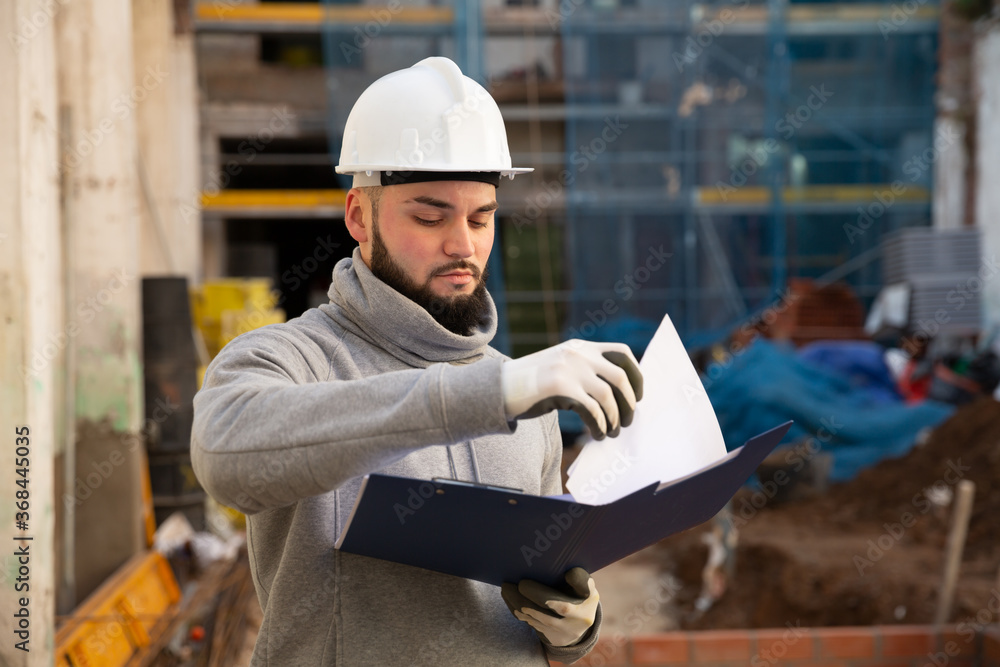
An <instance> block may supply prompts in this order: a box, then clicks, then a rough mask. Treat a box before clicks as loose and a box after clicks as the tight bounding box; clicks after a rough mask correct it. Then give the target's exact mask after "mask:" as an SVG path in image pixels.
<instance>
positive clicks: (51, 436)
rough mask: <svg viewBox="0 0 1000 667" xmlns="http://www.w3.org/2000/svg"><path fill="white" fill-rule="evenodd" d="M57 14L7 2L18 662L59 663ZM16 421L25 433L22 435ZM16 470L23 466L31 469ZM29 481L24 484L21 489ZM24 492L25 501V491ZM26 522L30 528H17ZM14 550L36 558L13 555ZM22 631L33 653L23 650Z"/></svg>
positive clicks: (9, 605)
mask: <svg viewBox="0 0 1000 667" xmlns="http://www.w3.org/2000/svg"><path fill="white" fill-rule="evenodd" d="M55 11H58V5H57V4H54V3H51V2H47V1H46V0H8V1H7V2H3V3H0V36H2V41H3V43H2V44H0V90H2V91H3V94H0V120H2V122H0V146H2V147H3V155H4V158H3V159H2V160H0V446H2V448H3V452H4V458H5V464H4V465H3V466H2V469H3V470H4V471H6V474H5V476H4V477H5V481H4V483H3V484H2V485H0V541H2V543H3V549H2V551H0V609H2V610H3V614H2V615H0V636H2V637H3V641H2V642H0V664H3V665H9V666H10V667H25V666H28V665H30V666H32V667H35V666H38V667H42V666H45V667H48V666H49V665H52V664H53V650H52V647H53V643H54V640H55V595H56V565H55V558H54V557H55V553H56V546H55V545H56V534H55V512H56V510H55V491H54V480H55V474H56V470H55V461H56V457H57V450H58V449H59V443H60V440H61V434H60V418H61V414H62V411H61V406H62V405H63V396H64V392H63V388H64V385H63V377H62V373H63V370H64V361H65V348H66V345H67V342H68V340H69V336H70V335H71V333H70V332H69V331H68V330H67V328H66V323H65V320H64V318H63V314H64V310H63V303H64V302H63V295H62V285H63V282H64V278H63V274H62V266H63V257H62V251H61V244H60V230H59V223H60V219H59V177H58V171H57V163H58V160H57V158H58V143H57V135H56V131H55V129H56V128H57V127H58V123H59V120H58V107H57V97H56V54H55V40H54V24H53V13H54V12H55ZM17 429H20V431H21V433H22V434H24V436H25V437H26V438H27V440H22V441H20V442H18V441H17V439H16V438H17V437H18V433H17ZM25 429H27V431H25ZM19 445H20V446H26V447H27V450H22V451H21V453H22V454H27V456H23V457H19V458H22V459H27V460H26V461H21V462H20V463H25V464H26V465H24V466H20V465H17V466H15V465H13V464H15V463H17V462H15V460H14V458H15V455H16V454H17V453H18V451H17V449H16V447H18V446H19ZM17 468H23V469H25V476H24V477H22V476H21V475H19V474H18V473H17ZM21 479H26V480H27V482H26V483H25V485H24V486H23V487H22V486H17V485H15V482H16V480H21ZM18 491H26V492H27V493H26V494H22V496H23V495H27V498H26V499H24V500H19V499H17V497H16V496H15V494H16V492H18ZM24 501H26V502H27V503H28V504H27V508H28V509H27V510H26V514H25V515H22V516H20V517H18V516H16V514H15V513H16V512H18V511H20V510H18V509H17V508H15V506H14V503H15V502H24ZM17 520H24V521H25V522H26V524H27V529H26V530H18V529H17V528H16V526H15V521H17ZM29 537H30V538H31V539H30V540H29V539H26V538H29ZM19 538H25V539H23V540H22V539H19ZM16 549H26V550H27V551H28V555H27V556H25V557H23V559H21V558H19V557H16V556H14V551H15V550H16ZM22 568H24V569H22ZM25 604H26V607H25V606H23V605H25ZM22 608H25V609H27V611H26V612H22V611H21V610H22ZM22 613H26V614H27V615H26V616H21V617H20V618H19V617H18V615H19V614H22ZM25 625H26V626H27V627H24V626H25ZM15 631H19V632H26V633H28V634H26V635H21V636H18V635H16V634H15ZM25 639H26V640H27V644H23V645H22V646H23V647H24V648H27V649H29V650H28V651H23V650H19V649H18V648H17V644H18V643H19V642H22V641H24V640H25Z"/></svg>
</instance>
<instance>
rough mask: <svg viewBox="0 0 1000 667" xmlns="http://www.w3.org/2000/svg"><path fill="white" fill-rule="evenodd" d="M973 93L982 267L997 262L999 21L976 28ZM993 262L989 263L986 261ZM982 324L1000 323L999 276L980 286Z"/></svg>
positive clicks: (999, 242)
mask: <svg viewBox="0 0 1000 667" xmlns="http://www.w3.org/2000/svg"><path fill="white" fill-rule="evenodd" d="M973 72H974V81H973V90H974V93H973V94H974V95H975V96H976V137H975V141H976V148H975V154H976V168H975V174H976V183H977V185H976V188H975V193H976V194H975V197H976V198H975V216H976V225H978V226H979V228H980V230H982V249H983V258H984V269H989V267H993V266H995V262H997V261H1000V188H998V187H997V183H1000V23H997V22H993V24H992V25H989V24H987V25H982V26H980V27H978V28H977V35H976V44H975V47H974V51H973ZM990 262H993V263H990ZM982 303H983V326H984V328H985V330H989V328H990V327H992V326H1000V275H992V276H991V279H990V280H987V281H986V283H985V287H984V288H983V301H982Z"/></svg>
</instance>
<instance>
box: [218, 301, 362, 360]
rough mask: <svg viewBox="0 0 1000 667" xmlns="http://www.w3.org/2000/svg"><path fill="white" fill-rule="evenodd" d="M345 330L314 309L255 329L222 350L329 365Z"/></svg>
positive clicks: (226, 352)
mask: <svg viewBox="0 0 1000 667" xmlns="http://www.w3.org/2000/svg"><path fill="white" fill-rule="evenodd" d="M342 338H343V332H341V331H339V330H338V327H337V326H336V324H335V323H334V322H333V321H332V320H331V319H330V318H329V317H327V316H326V315H324V314H323V313H322V311H320V310H319V309H318V308H310V309H309V310H307V311H306V312H305V313H303V314H302V315H300V316H299V317H295V318H292V319H290V320H288V321H287V322H279V323H275V324H267V325H264V326H262V327H258V328H256V329H251V330H250V331H247V332H245V333H242V334H240V335H239V336H237V337H236V338H234V339H233V340H231V341H230V342H229V343H228V344H227V345H226V346H225V348H223V350H222V353H225V354H229V355H233V354H236V355H242V354H260V353H261V352H264V353H272V354H274V355H276V356H277V357H278V358H281V359H291V358H301V359H303V360H305V361H306V362H307V363H309V364H310V365H312V363H313V362H315V363H319V364H321V365H326V363H327V361H326V360H327V359H329V357H330V356H331V354H332V352H333V351H334V350H335V349H336V348H337V346H338V345H339V344H340V341H341V340H342Z"/></svg>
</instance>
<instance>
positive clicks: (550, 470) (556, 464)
mask: <svg viewBox="0 0 1000 667" xmlns="http://www.w3.org/2000/svg"><path fill="white" fill-rule="evenodd" d="M544 419H546V420H548V421H549V423H548V427H547V428H546V430H545V438H546V443H545V444H546V446H547V448H546V452H545V469H544V470H542V485H541V489H542V495H543V496H557V495H561V494H562V493H563V483H562V450H563V446H562V435H561V434H560V433H559V417H558V416H557V413H556V411H555V410H553V411H552V412H550V413H549V414H547V415H545V417H544Z"/></svg>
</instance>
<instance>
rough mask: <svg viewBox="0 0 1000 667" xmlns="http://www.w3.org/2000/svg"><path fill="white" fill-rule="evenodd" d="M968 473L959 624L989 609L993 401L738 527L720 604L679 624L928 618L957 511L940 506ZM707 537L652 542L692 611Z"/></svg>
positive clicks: (999, 488) (997, 528) (995, 492)
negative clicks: (822, 491) (813, 494)
mask: <svg viewBox="0 0 1000 667" xmlns="http://www.w3.org/2000/svg"><path fill="white" fill-rule="evenodd" d="M962 479H970V480H972V481H974V482H975V483H976V496H975V501H974V505H973V515H972V520H971V522H970V527H969V536H968V540H967V544H966V550H965V558H964V560H963V566H962V573H961V579H960V584H959V589H958V593H957V595H956V601H955V606H954V607H953V613H952V620H953V621H954V622H961V621H962V620H963V619H967V618H969V617H975V615H976V614H977V612H980V611H981V610H983V609H986V608H987V601H988V600H989V597H990V595H991V591H992V589H993V588H994V587H995V585H996V577H997V568H998V566H1000V403H997V402H995V401H993V400H991V399H985V400H982V401H979V402H977V403H974V404H971V405H968V406H965V407H963V408H961V409H959V410H958V411H957V412H956V413H955V414H954V415H953V416H952V417H951V419H949V420H948V421H946V422H945V423H943V424H941V425H940V426H939V427H938V428H937V429H935V430H934V432H933V433H932V434H931V436H930V437H929V438H928V440H927V441H926V442H925V443H924V444H922V445H920V446H918V447H916V448H915V449H913V450H912V451H911V452H910V453H909V454H908V455H907V456H905V457H902V458H900V459H895V460H891V461H884V462H882V463H880V464H879V465H877V466H874V467H872V468H870V469H868V470H866V471H864V472H862V473H861V474H860V475H859V476H858V477H857V478H856V479H854V480H853V481H851V482H849V483H846V484H842V485H838V486H834V487H832V488H831V489H830V491H829V492H828V493H827V494H826V495H824V496H822V497H818V498H814V499H811V500H805V501H803V500H799V501H792V502H787V503H779V502H776V501H774V500H772V501H770V502H768V504H767V505H765V506H764V507H763V508H761V509H759V511H756V513H754V514H753V515H752V516H750V517H749V519H748V520H746V521H745V522H740V523H738V526H739V530H740V543H739V547H738V549H737V553H736V558H737V561H736V562H737V573H736V576H735V577H734V579H733V580H732V581H731V582H730V585H729V588H728V590H727V592H726V594H725V596H724V597H723V598H722V599H721V600H720V601H719V602H717V603H716V604H715V606H713V607H712V608H711V609H710V610H709V611H708V612H707V613H706V614H704V615H703V616H700V617H695V616H694V615H689V616H688V618H687V619H686V620H682V622H683V624H684V625H685V626H686V627H690V628H708V627H715V628H720V627H722V628H725V627H781V626H783V625H785V624H786V623H796V622H799V623H801V624H802V625H813V626H815V625H868V624H885V623H926V622H929V621H930V620H931V618H932V617H933V614H934V609H935V605H936V603H937V591H938V588H939V584H940V580H941V571H942V568H943V548H944V543H945V540H946V536H947V531H948V524H949V521H950V517H951V511H952V507H951V505H950V504H947V505H942V504H940V503H941V502H942V501H947V500H948V498H949V496H950V495H951V494H952V493H953V492H954V489H955V485H956V484H957V483H958V482H959V481H960V480H962ZM740 501H741V497H739V496H738V497H737V498H736V499H735V503H736V504H737V506H738V504H739V502H740ZM701 532H704V528H702V529H696V530H694V531H689V532H688V533H685V534H683V535H679V536H675V537H674V538H671V539H669V540H665V541H664V542H662V543H660V544H659V545H657V549H658V550H659V552H660V554H661V558H662V560H661V562H662V564H663V565H662V567H663V568H664V569H665V570H667V571H669V572H672V573H673V574H675V575H676V576H677V577H678V578H679V579H680V580H681V581H683V582H684V584H685V586H684V591H683V593H682V594H681V598H682V599H680V600H678V602H679V604H680V607H681V608H687V609H691V608H692V606H693V601H694V598H695V597H696V596H697V594H698V590H699V588H700V585H701V578H700V577H701V567H702V565H703V564H704V562H705V556H706V552H707V549H706V547H705V546H704V545H703V544H702V543H701V540H700V534H701ZM996 620H998V619H993V621H994V622H995V621H996Z"/></svg>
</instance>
